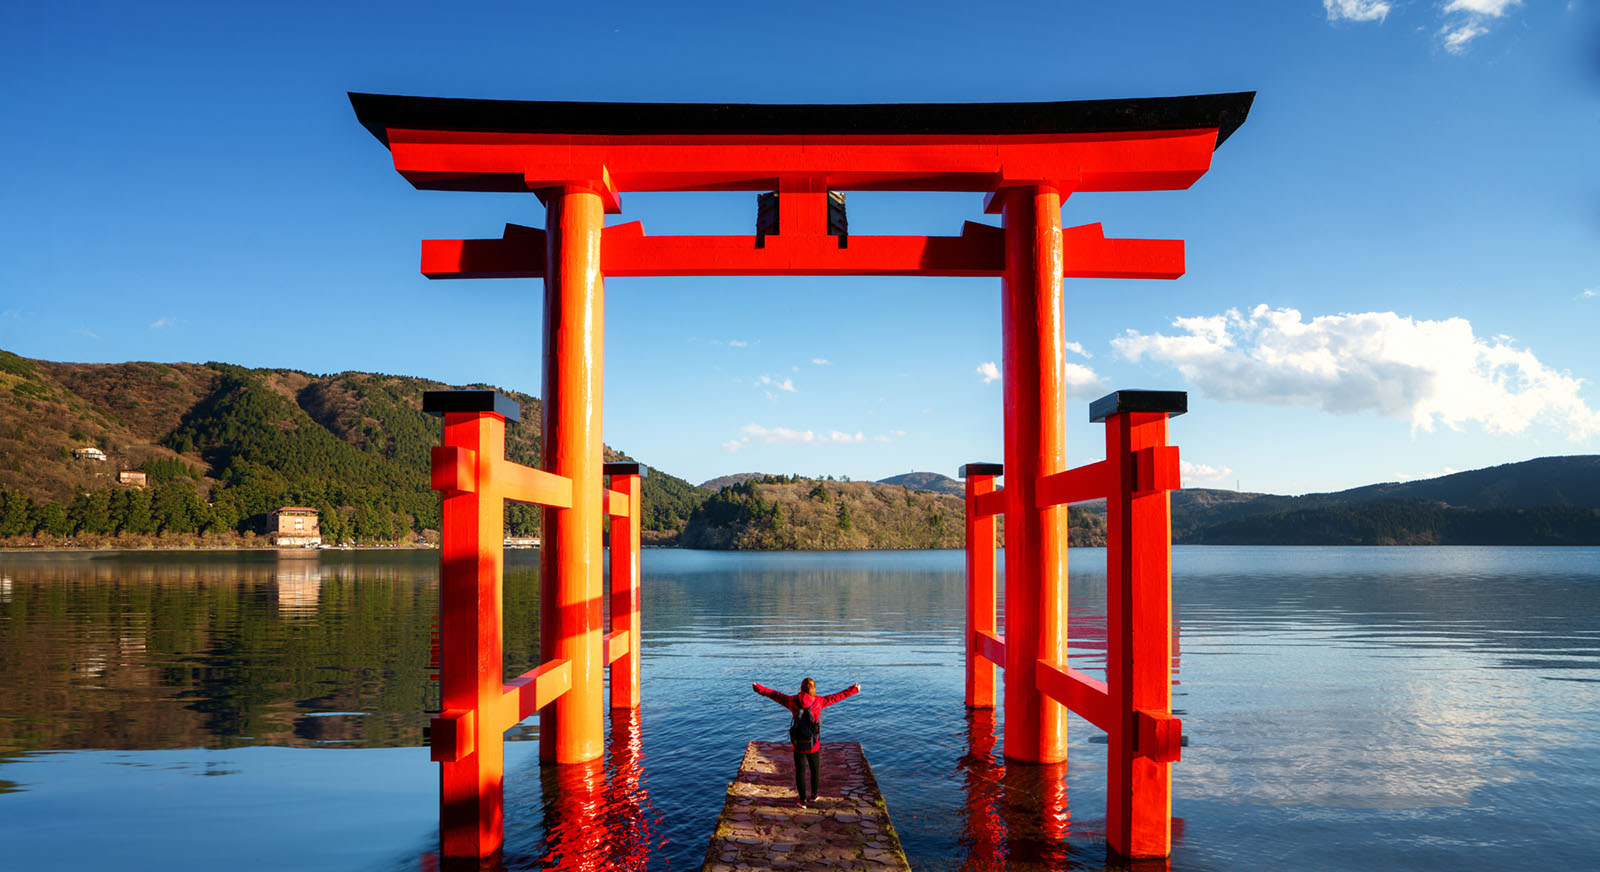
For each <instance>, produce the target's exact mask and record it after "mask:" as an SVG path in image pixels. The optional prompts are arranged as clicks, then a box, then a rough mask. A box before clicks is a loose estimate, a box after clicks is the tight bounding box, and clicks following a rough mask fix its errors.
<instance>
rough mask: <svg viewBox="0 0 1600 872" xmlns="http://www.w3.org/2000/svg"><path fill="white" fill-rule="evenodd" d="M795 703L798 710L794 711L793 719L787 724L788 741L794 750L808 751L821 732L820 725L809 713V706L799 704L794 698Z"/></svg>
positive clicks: (815, 742)
mask: <svg viewBox="0 0 1600 872" xmlns="http://www.w3.org/2000/svg"><path fill="white" fill-rule="evenodd" d="M795 705H796V706H799V710H798V711H796V712H795V713H794V720H793V722H792V723H790V724H789V741H790V742H792V743H794V749H795V750H796V751H809V750H811V747H812V746H813V745H815V744H817V736H818V734H820V733H821V732H822V726H821V725H820V724H818V723H817V719H816V717H814V716H813V715H812V714H811V709H810V707H809V706H802V705H800V701H799V700H795Z"/></svg>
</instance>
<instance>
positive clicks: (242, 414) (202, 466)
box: [0, 352, 700, 542]
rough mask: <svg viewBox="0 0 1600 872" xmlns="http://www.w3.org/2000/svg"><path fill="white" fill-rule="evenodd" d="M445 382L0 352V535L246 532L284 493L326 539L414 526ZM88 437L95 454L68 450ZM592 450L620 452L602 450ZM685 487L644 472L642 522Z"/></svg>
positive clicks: (423, 509)
mask: <svg viewBox="0 0 1600 872" xmlns="http://www.w3.org/2000/svg"><path fill="white" fill-rule="evenodd" d="M445 387H446V386H445V385H442V384H439V383H437V382H432V381H428V380H425V379H417V378H408V377H403V376H389V375H380V374H373V373H355V372H347V373H339V374H336V375H330V376H316V375H311V374H309V373H303V372H297V371H293V370H267V369H247V368H245V367H239V366H233V365H230V364H223V363H208V364H203V365H200V364H172V365H168V364H155V363H128V364H64V363H50V362H45V361H31V360H27V359H25V358H21V357H17V356H16V355H12V354H7V353H4V352H0V538H14V537H28V536H42V537H51V538H61V537H74V536H75V537H79V538H82V537H85V536H87V537H119V536H120V537H135V536H155V535H167V536H175V535H199V534H210V535H213V536H225V535H228V534H234V535H238V534H248V533H252V532H262V531H264V529H265V524H266V520H267V513H269V512H271V511H272V510H273V509H276V508H278V507H279V506H285V505H303V506H311V507H314V508H316V509H318V510H319V512H320V514H321V518H322V525H323V538H324V540H325V541H356V542H381V541H394V540H401V539H408V538H413V537H416V536H419V535H422V534H424V533H425V532H426V531H429V530H434V529H437V527H438V524H439V498H438V495H437V494H436V493H434V492H433V491H431V490H429V488H428V464H429V459H428V458H429V449H430V448H431V447H432V446H433V445H436V444H438V441H439V434H440V423H439V421H438V419H437V418H434V417H433V416H431V415H428V414H426V413H424V412H423V411H422V394H423V392H424V391H426V390H434V389H442V388H445ZM469 387H482V386H469ZM506 393H507V394H508V395H509V396H511V397H512V398H513V399H515V400H516V401H517V402H519V403H521V405H522V422H521V423H518V424H514V425H511V426H508V427H507V429H506V455H507V456H508V457H509V458H510V459H512V460H515V461H517V462H519V463H524V464H528V465H536V464H537V463H538V458H539V450H540V432H539V420H540V414H541V408H540V405H539V400H538V399H537V398H534V397H530V396H527V395H524V394H518V393H516V392H509V391H508V392H506ZM86 447H92V448H98V449H100V450H101V451H103V452H105V454H106V456H107V459H106V460H104V461H100V460H94V459H82V458H77V457H74V455H73V452H74V450H75V449H81V448H86ZM606 459H607V460H625V459H630V458H627V457H626V456H625V455H623V454H621V453H619V452H616V451H614V450H612V449H610V448H607V449H606ZM129 469H137V470H142V471H145V472H146V473H147V474H148V476H149V483H150V486H149V487H148V488H147V489H140V488H131V487H126V486H123V485H119V484H117V483H116V473H117V472H118V471H120V470H129ZM699 499H700V494H699V492H698V491H697V490H696V489H695V488H694V487H693V486H691V485H690V484H689V483H688V482H685V481H683V480H682V479H678V478H675V477H673V476H671V475H667V474H665V473H662V472H660V471H658V470H651V471H650V474H649V475H647V477H646V478H645V482H644V494H643V503H644V506H643V508H644V526H645V529H646V531H647V532H646V535H647V536H651V535H652V534H653V535H654V536H655V537H660V536H670V535H672V534H674V533H675V532H676V531H677V530H678V529H679V528H681V527H682V526H683V524H684V522H686V521H687V520H688V517H689V515H690V513H691V512H692V511H693V509H694V507H695V505H696V504H698V502H699ZM539 514H540V513H539V511H538V509H537V508H536V507H531V506H521V505H512V506H510V507H508V509H507V522H508V530H509V531H510V532H511V533H513V534H515V535H534V534H536V533H537V532H538V529H539Z"/></svg>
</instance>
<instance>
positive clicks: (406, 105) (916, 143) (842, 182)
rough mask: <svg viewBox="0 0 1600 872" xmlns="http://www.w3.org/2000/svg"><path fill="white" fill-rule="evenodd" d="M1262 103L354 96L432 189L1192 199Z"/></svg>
mask: <svg viewBox="0 0 1600 872" xmlns="http://www.w3.org/2000/svg"><path fill="white" fill-rule="evenodd" d="M1254 97H1255V95H1254V93H1253V92H1244V93H1235V94H1209V95H1197V96H1185V97H1158V98H1142V99H1125V100H1075V101H1062V102H1052V103H915V104H913V103H902V104H880V105H853V106H839V105H820V106H819V105H754V104H744V105H728V104H704V103H571V102H548V101H524V100H468V99H450V98H438V97H406V96H397V95H385V94H360V93H352V94H350V102H351V104H352V105H353V106H354V107H355V110H356V115H357V117H358V118H359V119H360V121H361V123H362V125H363V126H365V127H366V128H367V129H368V130H369V131H371V132H372V134H373V135H374V136H376V137H377V138H378V140H379V141H381V142H383V143H384V145H386V146H387V147H388V148H389V150H390V152H391V153H392V154H393V156H394V163H395V169H396V170H398V171H399V172H400V174H401V175H403V176H405V178H406V179H407V180H408V181H410V182H411V183H412V184H413V185H415V186H416V187H418V188H425V189H436V190H457V191H531V190H545V189H550V188H554V187H560V186H562V185H563V184H565V183H570V182H573V181H576V180H579V179H584V180H592V179H601V178H603V179H604V180H605V181H604V186H605V188H606V191H605V193H606V194H607V196H608V200H611V201H614V200H615V198H616V195H617V194H619V193H621V192H624V191H711V190H775V189H777V190H782V189H785V188H787V189H791V190H822V189H834V190H902V191H912V190H926V191H994V190H998V189H1000V188H1003V187H1011V186H1015V185H1019V184H1030V183H1048V184H1052V185H1055V186H1059V187H1061V188H1063V189H1064V190H1067V191H1134V190H1169V189H1177V188H1186V187H1188V186H1189V185H1191V184H1193V183H1194V181H1195V180H1196V179H1198V178H1199V177H1200V176H1201V175H1203V174H1204V173H1205V171H1206V170H1207V169H1208V168H1209V167H1210V163H1211V152H1212V151H1213V150H1214V149H1215V148H1216V147H1217V146H1218V145H1220V144H1221V143H1222V142H1223V141H1224V140H1226V139H1227V138H1228V136H1229V135H1230V134H1232V133H1233V131H1234V130H1235V129H1237V128H1238V127H1239V125H1240V124H1242V123H1243V122H1244V119H1245V116H1246V115H1247V114H1248V113H1249V110H1250V103H1251V101H1252V100H1253V99H1254Z"/></svg>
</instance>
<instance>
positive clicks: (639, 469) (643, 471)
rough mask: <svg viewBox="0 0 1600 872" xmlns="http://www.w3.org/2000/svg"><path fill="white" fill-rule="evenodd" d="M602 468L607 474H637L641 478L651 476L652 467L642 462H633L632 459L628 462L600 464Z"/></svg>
mask: <svg viewBox="0 0 1600 872" xmlns="http://www.w3.org/2000/svg"><path fill="white" fill-rule="evenodd" d="M600 468H601V471H603V472H604V473H605V474H606V475H637V476H638V477H640V478H649V477H650V467H648V466H645V465H644V464H642V463H633V462H631V461H630V462H626V463H603V464H601V465H600Z"/></svg>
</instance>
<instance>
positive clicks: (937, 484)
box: [878, 472, 967, 499]
mask: <svg viewBox="0 0 1600 872" xmlns="http://www.w3.org/2000/svg"><path fill="white" fill-rule="evenodd" d="M878 484H897V485H899V486H901V487H905V488H910V489H912V490H914V491H932V492H934V493H937V494H951V495H953V496H958V497H961V498H962V499H966V496H967V489H966V486H965V485H963V484H962V483H961V482H960V481H957V480H956V479H953V478H951V477H950V476H948V475H940V474H939V473H937V472H907V473H904V474H901V475H891V476H889V477H888V478H880V479H878Z"/></svg>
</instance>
